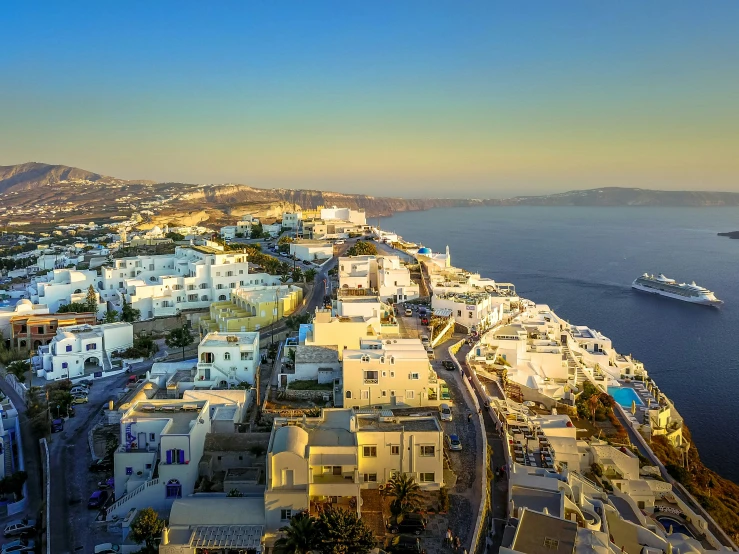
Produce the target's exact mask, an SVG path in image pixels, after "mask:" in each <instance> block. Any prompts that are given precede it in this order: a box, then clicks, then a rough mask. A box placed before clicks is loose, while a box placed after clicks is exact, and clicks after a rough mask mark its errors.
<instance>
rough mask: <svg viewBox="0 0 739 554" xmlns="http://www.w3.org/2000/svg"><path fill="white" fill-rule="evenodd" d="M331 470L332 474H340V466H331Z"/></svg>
mask: <svg viewBox="0 0 739 554" xmlns="http://www.w3.org/2000/svg"><path fill="white" fill-rule="evenodd" d="M331 470H332V474H333V475H341V466H333V467H332V468H331Z"/></svg>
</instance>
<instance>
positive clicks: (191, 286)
mask: <svg viewBox="0 0 739 554" xmlns="http://www.w3.org/2000/svg"><path fill="white" fill-rule="evenodd" d="M187 290H195V285H187Z"/></svg>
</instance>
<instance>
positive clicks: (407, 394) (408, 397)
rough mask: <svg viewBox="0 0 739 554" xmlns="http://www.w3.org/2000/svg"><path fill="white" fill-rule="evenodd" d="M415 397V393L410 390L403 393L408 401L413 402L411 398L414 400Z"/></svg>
mask: <svg viewBox="0 0 739 554" xmlns="http://www.w3.org/2000/svg"><path fill="white" fill-rule="evenodd" d="M415 396H416V391H412V390H407V391H405V397H406V398H407V399H408V400H413V398H415Z"/></svg>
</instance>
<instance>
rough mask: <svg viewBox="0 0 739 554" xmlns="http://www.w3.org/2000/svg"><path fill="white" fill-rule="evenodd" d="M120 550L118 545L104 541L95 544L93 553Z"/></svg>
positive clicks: (110, 552) (114, 552)
mask: <svg viewBox="0 0 739 554" xmlns="http://www.w3.org/2000/svg"><path fill="white" fill-rule="evenodd" d="M120 551H121V547H120V545H118V544H113V543H111V542H104V543H103V544H98V545H96V546H95V554H118V553H119V552H120Z"/></svg>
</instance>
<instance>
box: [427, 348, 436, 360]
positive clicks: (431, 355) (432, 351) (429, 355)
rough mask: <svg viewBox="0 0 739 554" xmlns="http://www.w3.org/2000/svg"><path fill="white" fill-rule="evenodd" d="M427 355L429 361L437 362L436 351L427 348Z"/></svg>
mask: <svg viewBox="0 0 739 554" xmlns="http://www.w3.org/2000/svg"><path fill="white" fill-rule="evenodd" d="M426 354H427V355H428V357H429V360H435V359H436V354H435V353H434V349H433V348H426Z"/></svg>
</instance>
